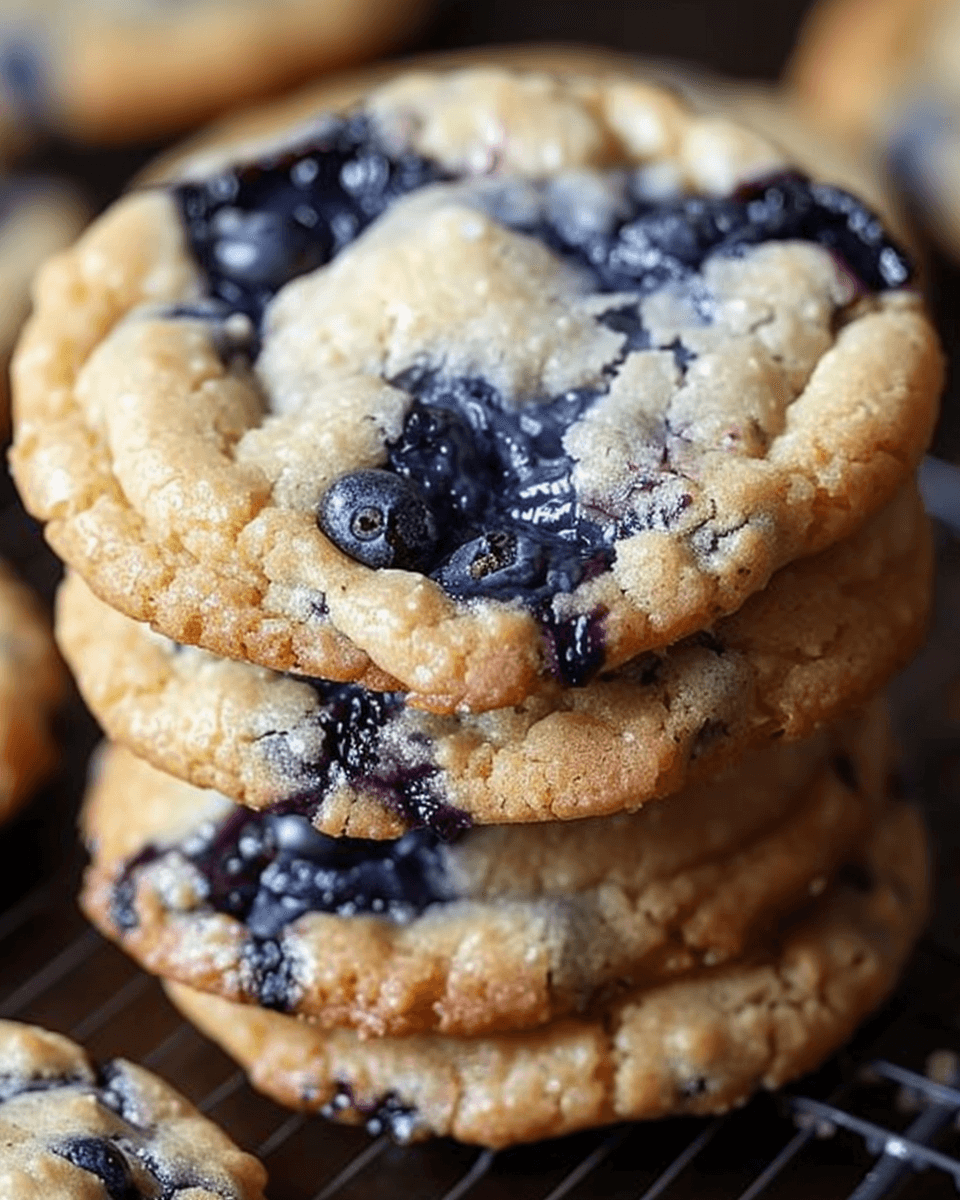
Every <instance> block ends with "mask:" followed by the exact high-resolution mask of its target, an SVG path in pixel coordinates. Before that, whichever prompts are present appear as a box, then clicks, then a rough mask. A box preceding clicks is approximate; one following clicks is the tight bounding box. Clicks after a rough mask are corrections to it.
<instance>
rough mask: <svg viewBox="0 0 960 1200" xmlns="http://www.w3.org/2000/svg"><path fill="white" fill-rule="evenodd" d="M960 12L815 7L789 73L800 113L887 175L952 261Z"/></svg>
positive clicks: (950, 1)
mask: <svg viewBox="0 0 960 1200" xmlns="http://www.w3.org/2000/svg"><path fill="white" fill-rule="evenodd" d="M958 65H960V4H957V3H956V2H955V0H879V2H873V0H821V2H820V3H819V4H818V5H816V6H815V7H814V9H813V11H812V13H811V14H810V16H809V18H808V20H807V22H806V26H805V28H804V31H803V36H802V38H801V40H800V43H799V46H798V49H797V51H796V53H795V56H794V60H793V64H792V67H791V71H790V83H791V85H792V87H793V89H794V90H795V92H796V94H797V96H798V97H799V99H800V101H801V102H802V104H803V105H804V106H805V109H806V111H807V112H808V113H809V114H810V115H811V116H813V117H814V118H815V119H818V120H819V121H820V122H821V123H822V124H824V125H825V126H827V127H829V128H832V129H835V130H837V131H838V132H840V133H841V134H843V135H845V136H846V137H847V138H849V139H850V141H851V143H853V144H857V145H861V146H865V147H867V148H868V150H869V151H870V152H871V153H873V154H874V155H876V156H878V157H880V158H881V159H882V160H883V161H884V162H885V163H886V165H887V166H888V168H889V170H890V171H891V173H892V175H893V176H894V178H895V180H896V182H897V183H898V184H899V185H900V186H901V187H902V188H903V190H904V192H905V193H906V194H907V195H908V196H909V197H910V199H911V200H912V201H913V203H914V205H915V207H916V209H917V211H918V212H919V213H920V215H921V216H922V217H923V218H924V221H925V224H926V225H927V226H928V228H929V231H930V232H931V233H933V234H934V236H935V237H936V238H937V240H938V241H939V242H940V244H941V245H942V246H943V248H945V249H947V250H948V251H949V252H950V253H951V254H952V255H953V256H954V257H957V256H960V168H958V166H957V163H958V160H960V87H958V86H957V78H958V74H957V68H958Z"/></svg>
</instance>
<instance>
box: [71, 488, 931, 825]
mask: <svg viewBox="0 0 960 1200" xmlns="http://www.w3.org/2000/svg"><path fill="white" fill-rule="evenodd" d="M930 565H931V564H930V544H929V536H928V526H927V519H926V517H925V516H924V514H923V510H922V508H921V506H920V503H919V500H918V499H917V496H916V493H915V492H914V491H913V490H912V488H910V489H907V490H905V491H904V492H903V493H901V494H900V495H899V496H898V497H897V499H896V500H895V501H894V503H893V504H892V505H890V506H888V507H887V508H886V509H884V510H882V511H881V512H880V513H879V514H877V515H876V516H875V517H873V518H872V519H871V520H869V521H867V522H866V523H865V525H864V526H863V527H862V528H861V529H860V530H858V532H857V533H856V534H855V535H854V536H853V537H852V538H850V539H848V540H847V541H844V542H841V543H838V544H837V545H836V546H834V547H831V548H830V549H829V550H826V551H822V552H821V553H820V554H819V555H817V556H815V557H813V558H809V559H804V560H802V561H800V562H796V563H793V564H791V565H790V566H788V567H785V568H783V570H781V571H779V572H778V573H777V574H776V575H775V576H774V577H773V579H772V580H771V582H770V584H769V585H768V587H767V588H766V589H765V590H764V591H763V592H761V593H759V594H758V595H755V596H753V597H751V599H750V600H748V601H747V603H746V604H745V605H744V606H743V608H742V609H740V611H739V612H737V613H735V614H734V615H733V616H730V617H727V618H725V619H724V620H722V621H720V622H718V624H717V625H716V626H715V627H714V628H713V630H712V631H711V632H709V633H699V634H694V635H692V636H691V637H690V638H688V639H687V640H686V641H684V642H680V643H678V644H676V645H674V646H671V647H670V648H669V649H667V650H664V651H661V652H657V653H653V652H651V653H649V654H647V655H644V656H642V657H641V658H640V659H638V660H637V661H636V662H633V663H630V664H628V665H627V666H625V667H623V668H621V669H620V670H618V671H617V672H615V673H613V674H611V675H609V676H604V677H602V678H599V679H597V680H594V682H592V683H590V684H588V685H587V686H586V687H584V688H578V689H567V690H564V691H560V692H556V693H554V694H552V695H541V696H536V697H533V698H530V699H528V700H526V701H524V702H523V703H522V704H520V705H516V706H514V707H512V708H509V709H501V710H498V711H496V712H491V713H485V714H480V715H474V716H470V715H464V716H460V717H458V716H437V715H434V714H429V713H424V712H422V711H420V710H417V709H413V708H410V707H409V706H407V705H405V704H404V703H403V696H402V695H401V694H394V693H379V694H378V693H371V692H366V691H364V690H363V689H362V688H360V687H358V686H357V685H355V684H335V683H327V682H324V681H322V680H317V679H303V678H298V677H293V676H289V675H281V674H277V673H274V672H271V671H268V670H266V669H265V668H262V667H254V666H251V665H250V664H248V663H239V662H234V661H231V660H227V659H218V658H215V657H214V656H213V655H211V654H209V653H208V652H206V651H203V650H196V649H193V648H187V647H183V646H180V645H178V644H176V643H173V642H171V641H169V640H168V639H166V638H164V637H162V636H161V635H159V634H155V633H153V632H151V631H150V630H149V628H148V627H147V626H145V625H142V624H138V623H136V622H133V621H131V620H130V619H129V618H127V617H124V616H122V615H121V614H120V613H117V612H115V611H114V610H112V609H110V608H109V607H108V606H107V605H105V604H104V603H103V602H102V601H100V600H97V599H96V598H95V597H94V596H93V594H92V593H91V592H90V591H89V589H88V588H87V587H86V585H85V584H84V583H83V582H82V580H81V579H80V578H79V576H77V575H72V576H70V577H68V579H67V581H66V583H65V584H64V586H63V588H62V590H61V594H60V596H59V599H58V606H57V607H58V614H57V637H58V640H59V642H60V645H61V648H62V649H63V652H64V655H65V657H66V659H67V661H68V663H69V664H70V666H71V667H72V668H73V670H74V672H75V673H76V676H77V680H78V683H79V686H80V690H81V692H82V693H83V695H84V697H85V699H86V700H87V703H88V704H89V705H90V707H91V708H92V709H93V712H94V713H95V715H96V716H97V717H98V718H99V720H100V721H101V723H102V724H103V725H104V727H105V728H106V731H107V733H108V734H109V736H110V737H111V738H113V739H115V740H117V741H119V742H120V743H121V744H123V745H125V746H128V747H129V748H130V749H132V750H133V751H134V752H135V753H136V754H138V755H140V756H141V757H143V758H145V759H147V760H148V761H150V762H152V763H153V765H154V766H156V767H158V768H160V769H161V770H163V771H168V772H170V773H171V774H173V775H176V776H178V777H180V778H182V779H185V780H187V781H188V782H190V783H193V784H195V785H197V786H198V787H213V788H217V789H218V790H219V791H221V792H224V793H225V794H226V795H228V796H230V797H231V798H232V799H234V800H239V801H240V802H242V803H244V804H247V805H249V806H250V807H252V808H258V809H264V808H267V809H269V808H271V807H273V808H276V807H277V806H281V808H282V811H283V812H297V813H299V814H302V815H305V816H308V817H309V818H310V819H311V820H312V822H313V824H314V825H315V827H316V828H317V829H318V830H321V831H322V832H324V833H327V834H331V835H333V836H340V835H344V834H346V835H348V836H352V837H368V838H369V837H373V838H382V837H396V836H398V835H399V834H400V833H402V832H403V831H404V829H405V828H410V827H417V826H427V827H431V828H433V829H434V830H435V831H437V832H440V833H443V832H445V831H449V830H456V829H457V828H458V827H462V826H465V825H467V824H470V823H481V824H489V823H495V824H503V823H508V822H516V821H544V820H552V819H557V818H560V819H569V818H571V817H585V816H598V815H601V814H604V813H614V812H618V811H621V810H622V809H624V808H631V809H632V808H637V807H639V805H641V804H642V803H644V802H645V801H647V800H649V799H651V798H653V797H655V796H658V795H663V794H666V793H669V792H671V791H676V789H677V788H679V787H681V786H682V785H683V784H684V782H685V781H686V780H687V779H689V778H693V777H699V776H702V775H704V774H705V773H707V772H709V771H711V770H716V769H717V767H718V766H720V765H722V764H723V763H726V762H729V761H732V760H735V759H736V758H737V757H738V756H739V755H740V754H741V753H742V752H743V751H744V749H745V748H746V747H747V746H749V745H751V744H753V743H756V742H758V741H761V740H766V739H770V738H773V737H786V738H788V739H791V740H792V739H796V738H801V737H805V736H807V735H808V734H809V733H810V732H811V731H812V730H813V729H814V728H815V727H816V726H818V725H820V724H822V723H823V722H824V721H828V720H833V719H835V718H836V716H837V715H838V714H839V713H840V712H842V711H843V710H844V709H847V708H850V707H852V706H854V705H857V704H859V703H861V702H862V701H863V700H865V699H866V698H867V697H868V696H870V695H872V694H873V693H874V692H875V691H876V690H877V689H878V688H880V687H882V686H883V685H884V683H885V682H886V680H887V679H888V678H889V676H890V675H891V674H892V673H893V671H894V670H896V669H897V668H898V667H900V666H902V665H903V664H904V663H905V662H906V661H907V659H908V658H909V657H910V655H911V654H912V653H913V651H914V650H915V649H916V646H917V644H918V642H919V639H920V637H921V636H922V632H923V629H924V624H925V616H926V611H927V603H928V597H929V592H930Z"/></svg>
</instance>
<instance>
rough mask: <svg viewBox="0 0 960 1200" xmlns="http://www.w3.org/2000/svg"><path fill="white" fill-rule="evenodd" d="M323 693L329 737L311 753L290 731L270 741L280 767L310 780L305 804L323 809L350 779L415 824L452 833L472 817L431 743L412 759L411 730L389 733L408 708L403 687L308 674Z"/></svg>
mask: <svg viewBox="0 0 960 1200" xmlns="http://www.w3.org/2000/svg"><path fill="white" fill-rule="evenodd" d="M302 682H304V683H307V684H309V685H310V686H311V687H312V688H313V689H314V690H315V691H316V693H317V696H318V698H319V700H320V708H319V709H318V711H317V714H316V716H315V718H314V720H315V722H316V725H317V726H318V727H319V729H320V731H321V734H322V744H321V747H320V749H319V751H318V752H314V753H313V754H312V757H311V758H310V759H309V761H305V760H304V757H303V754H302V752H297V751H295V750H294V749H292V748H291V743H290V737H289V735H287V734H277V735H274V736H272V737H271V738H270V739H269V740H268V741H267V743H266V745H265V750H266V753H267V754H268V755H269V756H271V757H272V758H273V759H274V760H275V761H276V764H277V767H278V769H279V770H281V771H283V772H284V773H285V774H287V775H289V776H292V777H294V778H295V779H297V780H299V781H302V786H303V789H304V790H303V794H302V796H301V798H300V800H299V802H298V805H297V811H298V812H302V811H304V810H306V811H307V812H308V814H311V813H313V812H315V811H316V810H317V809H318V808H319V807H320V806H321V805H322V803H323V798H324V796H326V795H327V794H328V793H329V792H330V791H332V790H333V789H335V788H336V787H338V786H341V785H343V784H349V785H351V786H354V787H357V788H360V789H362V790H363V791H366V792H368V793H372V794H373V795H374V796H376V798H377V799H378V800H379V801H380V802H381V803H382V804H384V805H385V806H386V807H387V808H390V809H392V810H393V811H394V812H397V813H399V814H400V815H401V816H402V817H404V818H405V819H406V820H407V821H409V822H410V824H411V825H413V826H415V827H426V828H429V829H431V830H433V832H434V833H436V834H437V835H438V836H439V837H441V838H443V839H444V840H447V841H449V840H451V839H452V838H454V837H456V836H457V835H458V834H460V833H462V832H463V831H464V830H465V829H467V828H468V827H469V825H470V819H469V817H467V815H466V814H465V813H463V812H460V811H459V810H457V809H455V808H453V807H452V806H451V805H449V804H446V803H444V801H443V800H442V799H441V796H440V791H439V784H438V778H439V772H438V770H437V768H436V767H434V766H433V765H432V764H431V763H430V762H428V761H424V760H425V759H426V757H427V752H428V749H429V748H428V747H427V746H426V745H424V746H422V747H417V749H418V751H420V753H418V754H416V755H413V756H412V758H413V759H415V760H416V761H409V760H408V759H406V758H405V757H404V755H403V754H402V743H403V735H402V734H401V735H400V737H399V738H398V739H396V742H399V743H401V745H397V744H395V740H394V739H392V738H390V737H388V736H384V735H385V731H386V729H387V727H388V726H389V724H390V722H391V721H392V720H393V719H394V718H395V717H396V716H398V715H399V714H400V713H401V712H402V711H403V708H404V697H403V695H402V694H400V693H396V692H370V691H367V690H366V689H365V688H361V687H357V686H356V685H355V684H349V683H343V684H338V683H328V682H325V681H322V680H318V679H304V680H303V681H302Z"/></svg>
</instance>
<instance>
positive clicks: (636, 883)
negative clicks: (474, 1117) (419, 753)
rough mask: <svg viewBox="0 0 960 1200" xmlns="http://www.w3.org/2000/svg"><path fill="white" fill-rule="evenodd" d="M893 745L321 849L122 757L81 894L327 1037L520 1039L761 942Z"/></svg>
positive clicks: (878, 740)
mask: <svg viewBox="0 0 960 1200" xmlns="http://www.w3.org/2000/svg"><path fill="white" fill-rule="evenodd" d="M887 739H888V734H887V728H886V721H885V717H884V713H883V709H882V706H874V707H873V709H872V710H871V712H870V713H869V714H868V715H867V716H866V717H864V718H863V719H862V720H861V721H859V722H855V723H852V724H850V725H847V726H846V727H845V728H844V729H842V730H840V731H836V732H831V733H830V734H827V733H824V734H822V735H820V736H819V737H818V738H815V739H813V740H812V741H810V742H807V743H798V744H795V745H792V746H791V745H778V746H775V747H771V748H769V749H767V750H765V751H764V752H762V753H761V754H759V755H756V756H754V757H752V758H748V759H746V760H744V761H742V762H741V763H740V764H738V767H737V769H736V770H735V771H730V772H727V773H726V774H725V775H723V776H721V777H719V778H718V779H716V780H713V781H711V782H710V783H707V784H703V785H701V786H700V787H697V788H692V789H687V790H686V791H684V792H682V793H680V794H678V795H677V796H674V797H670V798H669V799H666V800H662V801H658V802H657V803H656V804H652V805H650V806H649V807H648V808H645V809H644V810H643V811H642V812H641V813H638V814H634V815H632V816H628V815H620V816H615V817H605V818H602V819H600V820H589V821H575V822H562V823H560V822H557V823H553V824H549V825H514V826H498V827H485V828H478V829H474V830H471V831H468V832H466V833H465V834H463V835H462V836H461V837H460V838H458V839H457V840H456V841H455V842H453V843H443V842H441V841H440V840H439V839H438V838H436V837H435V836H434V835H432V834H430V833H429V832H427V831H417V832H413V833H409V834H406V835H405V836H404V837H402V838H400V839H399V840H397V841H393V842H387V841H373V842H369V841H367V842H364V841H360V840H357V839H344V838H328V837H325V836H323V835H321V834H317V833H316V832H315V831H313V830H312V829H311V828H310V826H309V824H308V823H307V822H306V821H305V820H304V819H303V818H301V817H297V816H295V815H289V814H286V815H284V814H275V815H271V816H265V815H262V814H258V815H256V816H255V815H253V814H251V813H249V812H247V811H245V810H243V809H237V808H236V807H235V806H234V805H232V804H231V803H230V802H229V801H228V800H226V799H225V798H224V797H222V796H220V795H218V794H217V793H215V792H200V791H198V790H197V789H194V788H191V787H189V786H188V785H186V784H182V783H179V782H177V781H175V780H173V779H171V778H170V777H169V776H165V775H161V774H160V773H159V772H156V771H154V770H153V769H152V768H151V767H148V766H146V765H145V764H143V763H141V762H139V761H138V760H136V759H134V758H133V757H132V756H130V755H129V754H127V753H126V752H124V751H121V750H118V749H116V748H114V749H111V750H110V751H109V752H108V758H107V761H106V763H105V765H104V767H103V774H102V776H101V778H100V779H99V781H98V782H97V783H96V784H95V785H94V788H93V790H92V794H91V796H90V797H89V799H88V803H87V807H86V811H85V817H84V828H85V831H86V836H87V839H88V842H89V844H90V847H91V851H92V855H93V863H92V866H91V867H90V869H89V871H88V875H87V879H86V884H85V888H84V897H83V903H84V907H85V909H86V911H87V912H88V914H89V915H90V916H91V917H92V919H93V920H94V921H95V922H96V923H97V925H98V926H99V927H100V928H101V929H102V930H103V931H104V932H105V933H107V934H108V936H110V937H113V938H115V939H116V940H117V941H119V943H120V944H121V945H122V946H123V947H124V948H125V949H126V950H127V951H128V952H130V953H131V954H133V955H134V957H136V958H137V959H138V961H140V962H141V963H142V964H143V965H144V966H145V967H146V968H147V969H148V970H150V971H153V972H156V973H159V974H161V975H163V976H165V977H168V978H174V979H179V980H181V981H183V982H186V983H189V984H192V985H194V986H197V987H199V988H201V989H203V990H207V991H211V992H216V993H219V994H221V995H224V996H227V997H229V998H231V999H242V1000H245V1001H247V1002H249V1003H253V1004H259V1005H262V1006H265V1007H268V1008H275V1009H278V1010H280V1011H286V1012H294V1013H300V1014H306V1015H308V1016H310V1017H311V1018H313V1019H316V1020H318V1021H320V1022H322V1023H323V1024H324V1025H325V1026H327V1027H335V1026H351V1027H354V1028H357V1029H359V1030H361V1031H362V1032H364V1033H366V1034H371V1035H375V1036H382V1035H384V1034H407V1033H413V1032H418V1031H425V1030H440V1031H443V1032H448V1033H477V1032H483V1031H488V1030H506V1029H518V1028H527V1027H531V1026H535V1025H539V1024H543V1023H544V1022H547V1021H550V1020H553V1019H555V1018H556V1017H558V1016H561V1015H564V1014H567V1013H571V1012H576V1011H582V1010H583V1009H585V1008H586V1007H587V1006H588V1005H590V1004H591V1003H596V1002H597V1001H598V999H599V998H602V997H604V996H605V995H608V994H610V993H613V994H616V993H617V991H618V990H619V989H622V988H623V987H626V986H628V985H640V984H642V983H646V982H649V981H653V980H658V979H666V978H670V977H673V976H677V975H682V974H688V973H690V972H692V971H696V970H698V969H700V968H702V967H703V966H704V965H706V964H714V965H715V964H717V963H720V962H724V961H728V960H730V959H733V958H736V957H737V956H738V955H740V954H741V953H742V952H743V951H744V949H745V948H747V947H749V946H751V945H753V944H755V943H756V941H757V940H758V938H760V937H761V935H762V933H763V931H764V930H766V929H768V928H769V927H770V926H771V924H774V923H775V922H776V920H777V919H778V917H780V916H781V915H782V914H783V913H784V912H785V911H788V910H790V909H791V908H795V907H796V906H797V905H799V904H802V903H804V902H805V901H806V900H807V899H808V898H809V895H810V894H811V893H813V894H816V893H817V892H818V891H819V890H822V888H823V887H825V886H826V883H827V881H828V880H829V879H830V877H831V876H832V875H833V873H834V872H835V870H836V869H837V867H838V866H839V865H840V863H841V862H843V861H844V860H845V857H846V856H847V855H848V854H849V853H850V852H851V849H852V848H853V847H854V846H856V845H857V844H858V842H859V841H860V840H861V839H862V837H863V836H864V834H865V832H866V830H867V829H868V828H869V827H870V824H871V821H872V819H873V816H874V815H875V813H876V811H877V808H878V806H879V805H880V804H881V802H882V798H883V795H884V789H885V787H886V784H887V775H888V770H889V761H890V760H889V749H888V746H887ZM132 797H135V798H136V799H135V802H134V803H133V804H131V798H132Z"/></svg>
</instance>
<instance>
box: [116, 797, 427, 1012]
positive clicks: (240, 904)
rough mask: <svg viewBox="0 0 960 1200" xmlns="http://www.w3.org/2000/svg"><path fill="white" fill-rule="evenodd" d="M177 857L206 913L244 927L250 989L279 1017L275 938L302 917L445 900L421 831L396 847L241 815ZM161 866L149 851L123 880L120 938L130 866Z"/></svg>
mask: <svg viewBox="0 0 960 1200" xmlns="http://www.w3.org/2000/svg"><path fill="white" fill-rule="evenodd" d="M180 853H181V854H182V855H183V857H184V858H186V859H187V860H188V861H189V862H191V863H192V864H193V865H194V867H196V869H197V870H198V871H199V872H200V874H201V875H202V876H203V878H204V880H205V882H206V900H207V903H208V904H209V905H210V907H212V908H213V909H215V910H216V911H217V912H223V913H227V914H229V915H230V916H232V917H235V918H236V919H237V920H238V921H242V922H243V923H244V924H245V925H246V926H247V929H248V930H249V933H250V937H249V940H248V941H247V943H246V944H245V946H244V949H243V967H244V971H245V974H246V978H247V986H248V989H249V991H250V992H251V993H252V994H254V995H255V996H256V998H257V1000H258V1002H259V1003H260V1004H261V1005H263V1007H265V1008H274V1009H279V1010H281V1011H284V1010H288V1009H290V1008H291V1007H292V1005H293V1002H294V1000H295V997H296V993H297V986H296V980H295V978H294V969H293V964H292V963H291V961H290V959H289V958H288V956H287V954H286V951H285V948H284V945H283V942H282V939H281V937H280V935H281V934H282V932H283V930H284V929H285V928H286V926H287V925H289V924H290V923H291V922H292V921H295V920H296V919H297V918H298V917H300V916H302V915H303V914H304V913H308V912H324V913H336V914H338V915H339V916H354V915H357V914H359V913H373V914H376V915H378V916H382V917H385V918H388V919H390V920H394V921H405V920H409V919H410V918H411V917H413V916H415V915H417V914H418V913H421V912H423V910H424V909H426V908H427V907H428V906H429V905H431V904H437V903H442V902H444V901H446V900H449V899H450V898H451V889H450V884H449V882H448V880H447V878H446V873H445V869H444V864H443V852H442V849H441V842H440V839H439V838H438V837H437V835H436V834H434V833H432V832H430V831H429V830H425V829H419V830H414V831H413V832H411V833H407V834H405V835H404V836H403V837H401V838H398V839H397V840H395V841H383V842H377V841H361V840H359V839H357V838H332V837H327V836H326V835H325V834H322V833H318V832H317V831H316V830H315V829H314V828H313V826H312V825H311V824H310V822H309V820H308V819H307V818H306V817H303V816H300V815H298V814H296V813H284V814H282V815H277V814H276V813H273V814H269V813H253V812H247V811H245V810H243V809H240V810H239V811H237V812H235V813H234V814H232V815H231V816H230V817H228V818H227V820H226V821H224V822H223V823H222V824H221V825H219V826H218V827H216V828H214V829H213V830H211V831H210V832H209V833H208V834H205V835H202V836H200V837H199V838H198V839H196V842H195V844H189V843H188V844H186V845H184V846H182V847H181V848H180ZM157 857H158V851H157V850H155V849H154V848H152V847H151V848H148V850H147V851H144V852H142V853H141V854H140V855H138V856H137V858H136V859H134V860H131V862H130V863H128V864H127V866H126V868H125V869H124V871H123V872H122V873H121V875H120V877H119V880H118V882H117V884H116V885H115V888H114V892H115V895H114V899H113V905H112V911H113V913H114V914H116V913H117V912H118V911H120V912H123V911H125V910H124V907H123V904H124V903H125V904H126V907H127V909H128V910H129V913H130V917H131V923H128V924H126V925H120V926H119V927H120V928H121V929H124V928H131V927H132V925H135V924H136V913H135V911H134V909H133V905H132V903H130V902H129V901H124V902H121V901H118V899H117V893H118V892H120V891H121V890H123V895H124V897H126V895H127V893H128V892H129V893H130V894H131V895H135V894H136V886H137V885H136V876H135V871H136V867H137V866H140V865H144V864H145V863H148V862H151V861H153V860H155V859H156V858H157Z"/></svg>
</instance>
